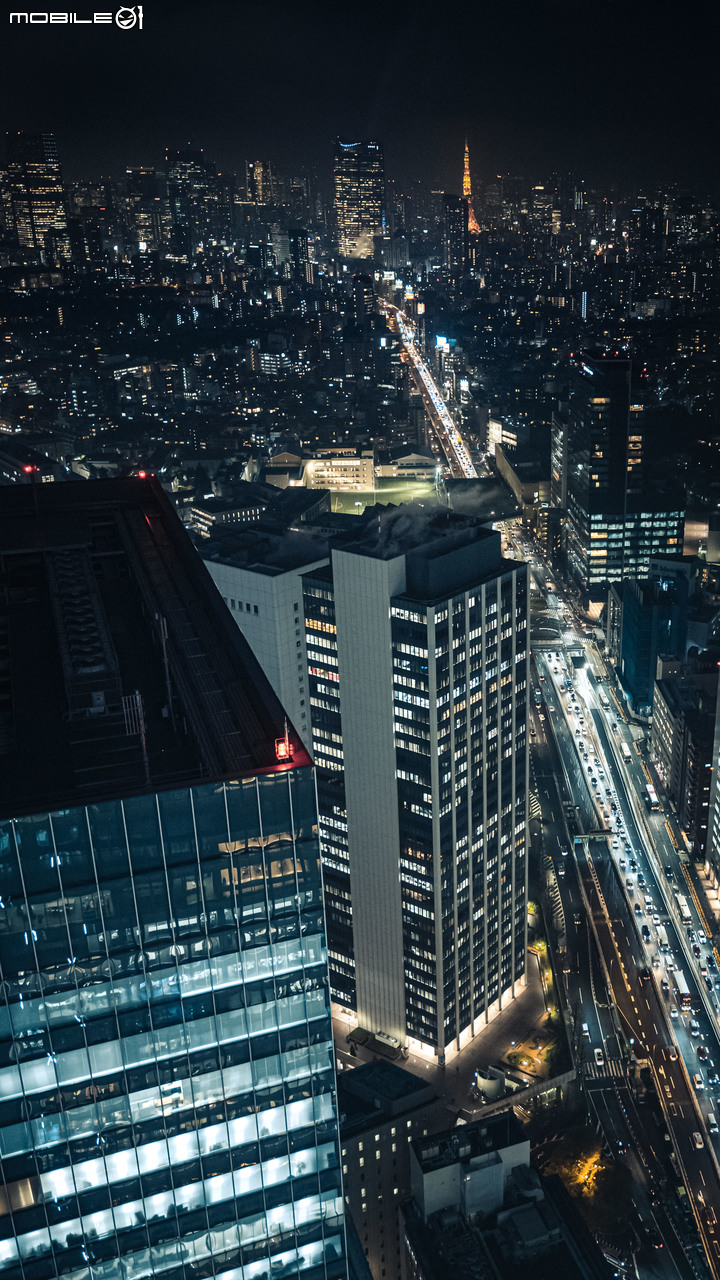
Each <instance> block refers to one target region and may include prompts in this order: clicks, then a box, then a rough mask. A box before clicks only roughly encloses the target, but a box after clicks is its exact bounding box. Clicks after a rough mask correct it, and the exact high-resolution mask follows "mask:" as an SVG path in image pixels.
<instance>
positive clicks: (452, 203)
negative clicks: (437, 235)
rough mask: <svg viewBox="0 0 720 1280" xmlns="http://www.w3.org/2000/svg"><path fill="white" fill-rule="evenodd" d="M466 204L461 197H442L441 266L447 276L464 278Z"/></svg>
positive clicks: (466, 242) (465, 260) (466, 226)
mask: <svg viewBox="0 0 720 1280" xmlns="http://www.w3.org/2000/svg"><path fill="white" fill-rule="evenodd" d="M468 217H469V213H468V202H467V200H466V199H464V197H463V196H453V195H447V194H446V195H444V196H443V233H442V235H443V266H444V267H445V270H446V271H447V273H448V275H449V276H450V277H451V278H453V279H457V278H459V277H461V276H464V275H465V274H466V272H467V270H468V264H469V252H470V249H469V246H470V233H469V230H468Z"/></svg>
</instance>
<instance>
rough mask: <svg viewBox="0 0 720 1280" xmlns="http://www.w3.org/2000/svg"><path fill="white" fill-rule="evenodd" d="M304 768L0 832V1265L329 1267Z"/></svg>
mask: <svg viewBox="0 0 720 1280" xmlns="http://www.w3.org/2000/svg"><path fill="white" fill-rule="evenodd" d="M316 823H317V810H316V795H315V783H314V774H313V771H312V769H310V768H308V767H305V768H295V769H290V770H281V771H278V772H269V773H265V774H261V775H258V776H252V777H250V778H247V779H245V780H242V781H236V782H225V783H212V784H204V785H199V786H193V787H188V788H184V789H181V790H175V791H168V792H160V793H158V794H149V795H148V794H146V795H142V796H135V797H131V798H127V799H122V800H119V799H118V800H113V801H106V802H101V803H96V804H90V805H87V806H83V807H76V808H71V809H64V810H61V811H56V812H52V813H42V814H34V815H32V816H29V817H22V818H16V819H13V820H7V821H4V822H1V823H0V885H1V891H2V897H1V898H0V966H1V973H0V978H1V987H0V995H1V1003H0V1052H1V1054H2V1063H1V1064H0V1151H1V1154H2V1170H3V1182H2V1186H0V1271H2V1274H3V1275H4V1276H6V1277H7V1278H8V1280H10V1278H11V1277H12V1280H15V1278H16V1277H17V1280H21V1277H22V1280H44V1278H45V1277H52V1276H56V1275H58V1274H60V1273H63V1274H65V1275H68V1276H70V1277H72V1280H91V1277H92V1280H142V1277H144V1276H150V1275H161V1276H163V1277H164V1278H166V1280H185V1278H187V1277H191V1276H197V1277H209V1276H219V1277H223V1278H224V1280H255V1278H256V1277H257V1278H258V1280H260V1278H261V1277H266V1276H267V1277H269V1276H270V1275H272V1276H273V1277H280V1276H284V1275H296V1274H298V1273H302V1274H304V1275H305V1274H306V1275H308V1277H313V1278H314V1277H317V1278H318V1280H320V1278H321V1277H322V1278H323V1280H332V1278H334V1277H340V1276H343V1275H345V1274H346V1269H345V1265H346V1264H345V1261H344V1256H345V1247H344V1233H343V1221H342V1196H341V1179H340V1163H339V1159H338V1136H337V1122H336V1108H335V1098H334V1076H333V1056H332V1037H331V1026H330V1001H329V991H328V987H327V951H326V943H325V937H324V924H323V903H322V888H321V878H320V869H319V857H318V833H317V825H316Z"/></svg>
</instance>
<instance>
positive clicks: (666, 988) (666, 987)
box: [660, 978, 670, 996]
mask: <svg viewBox="0 0 720 1280" xmlns="http://www.w3.org/2000/svg"><path fill="white" fill-rule="evenodd" d="M660 990H661V991H662V993H663V995H664V996H668V995H669V994H670V983H669V982H668V980H667V978H661V979H660Z"/></svg>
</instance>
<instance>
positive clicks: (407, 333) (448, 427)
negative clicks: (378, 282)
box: [394, 310, 477, 480]
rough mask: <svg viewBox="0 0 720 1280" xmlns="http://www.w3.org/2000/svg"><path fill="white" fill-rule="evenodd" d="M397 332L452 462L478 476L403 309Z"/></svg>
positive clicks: (469, 475) (468, 475)
mask: <svg viewBox="0 0 720 1280" xmlns="http://www.w3.org/2000/svg"><path fill="white" fill-rule="evenodd" d="M394 316H395V321H396V323H397V327H398V333H399V334H400V338H401V341H402V344H403V348H404V350H405V352H406V354H407V355H408V356H409V358H410V361H411V363H412V366H413V368H414V370H415V372H416V373H417V375H418V377H419V378H420V381H421V382H422V384H423V386H424V388H425V391H426V392H427V395H428V397H429V399H430V403H431V404H432V407H433V409H434V410H435V414H436V421H435V431H436V433H437V436H438V438H439V440H440V443H441V445H442V447H443V449H444V451H445V455H446V457H447V459H448V462H449V463H450V465H451V466H456V467H457V469H458V470H459V471H460V473H461V475H462V476H463V477H464V478H465V479H466V480H477V471H476V470H475V467H474V466H473V463H472V461H471V459H470V454H469V453H468V451H467V448H466V447H465V443H464V441H463V438H462V436H461V435H460V432H459V431H458V429H457V427H456V426H455V423H454V422H453V420H452V418H451V417H450V414H449V413H448V409H447V405H446V404H445V401H444V400H443V398H442V396H441V395H440V392H439V391H438V388H437V386H436V384H435V381H434V379H433V376H432V374H431V373H430V370H429V368H428V366H427V365H426V363H425V361H424V360H423V358H422V356H421V355H420V352H419V351H418V349H417V347H416V345H415V336H414V334H413V331H412V328H411V327H410V325H409V324H408V322H407V317H406V316H405V315H404V314H403V312H402V311H398V310H396V311H395V312H394Z"/></svg>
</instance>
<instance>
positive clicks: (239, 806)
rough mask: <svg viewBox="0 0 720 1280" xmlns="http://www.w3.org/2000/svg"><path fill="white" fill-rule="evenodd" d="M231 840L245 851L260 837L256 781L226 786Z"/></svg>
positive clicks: (230, 783) (251, 780)
mask: <svg viewBox="0 0 720 1280" xmlns="http://www.w3.org/2000/svg"><path fill="white" fill-rule="evenodd" d="M225 792H226V796H227V810H228V818H229V823H230V840H231V841H233V842H234V843H236V844H238V845H239V846H240V847H241V848H243V849H245V848H247V847H248V845H249V843H252V842H255V841H257V838H258V836H259V835H260V813H259V809H258V795H257V788H256V785H255V780H254V779H248V780H247V781H246V782H228V783H226V784H225Z"/></svg>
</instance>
